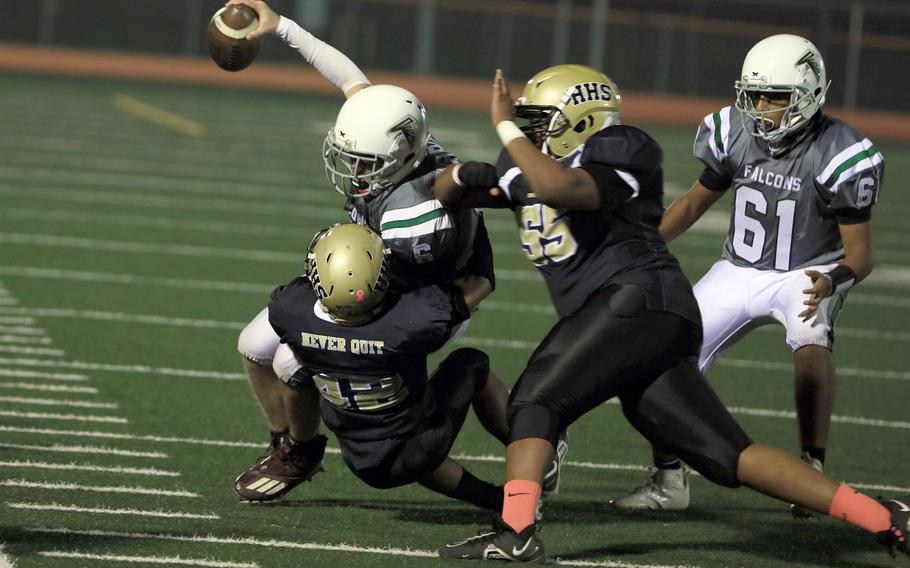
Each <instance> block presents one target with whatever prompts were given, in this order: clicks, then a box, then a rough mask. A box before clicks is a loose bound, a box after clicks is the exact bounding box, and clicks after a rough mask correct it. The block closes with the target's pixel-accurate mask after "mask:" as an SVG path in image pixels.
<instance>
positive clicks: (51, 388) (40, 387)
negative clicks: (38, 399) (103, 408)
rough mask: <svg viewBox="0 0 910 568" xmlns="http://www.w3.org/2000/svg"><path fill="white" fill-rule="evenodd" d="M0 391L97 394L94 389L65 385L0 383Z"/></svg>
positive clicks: (96, 390)
mask: <svg viewBox="0 0 910 568" xmlns="http://www.w3.org/2000/svg"><path fill="white" fill-rule="evenodd" d="M0 389H17V390H32V391H41V392H68V393H83V394H98V389H96V388H95V387H70V386H66V385H46V384H35V383H7V382H3V381H0Z"/></svg>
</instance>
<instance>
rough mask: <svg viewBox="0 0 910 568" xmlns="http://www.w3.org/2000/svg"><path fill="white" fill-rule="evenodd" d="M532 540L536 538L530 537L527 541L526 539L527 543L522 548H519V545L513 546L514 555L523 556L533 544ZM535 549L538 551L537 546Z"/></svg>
mask: <svg viewBox="0 0 910 568" xmlns="http://www.w3.org/2000/svg"><path fill="white" fill-rule="evenodd" d="M532 540H534V539H533V538H529V539H528V540H527V541H525V545H524V546H522V547H521V548H518V547H517V546H513V547H512V556H521V555H522V554H524V553H525V551H526V550H527V549H528V546H529V545H530V544H531V541H532ZM534 551H535V552H536V551H537V547H536V546H535V547H534Z"/></svg>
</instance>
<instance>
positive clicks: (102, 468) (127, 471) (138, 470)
mask: <svg viewBox="0 0 910 568" xmlns="http://www.w3.org/2000/svg"><path fill="white" fill-rule="evenodd" d="M0 467H21V468H28V469H51V470H61V471H93V472H98V473H119V474H123V475H149V476H153V477H180V476H181V475H183V474H182V473H180V472H179V471H166V470H162V469H158V468H155V467H123V466H119V465H117V466H106V465H94V464H87V463H73V462H70V463H48V462H36V461H31V460H25V461H18V460H13V461H0Z"/></svg>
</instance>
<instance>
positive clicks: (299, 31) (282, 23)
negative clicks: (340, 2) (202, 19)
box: [227, 0, 370, 98]
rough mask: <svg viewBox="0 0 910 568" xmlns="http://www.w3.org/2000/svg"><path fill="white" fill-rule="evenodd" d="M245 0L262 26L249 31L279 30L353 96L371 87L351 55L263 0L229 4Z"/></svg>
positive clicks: (255, 33)
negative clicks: (275, 9)
mask: <svg viewBox="0 0 910 568" xmlns="http://www.w3.org/2000/svg"><path fill="white" fill-rule="evenodd" d="M232 4H243V5H244V6H247V7H249V8H251V9H252V10H253V11H255V12H256V15H257V16H258V17H259V27H258V28H256V29H255V30H253V31H252V32H250V33H249V34H247V36H246V37H247V39H256V38H258V37H262V36H264V35H267V34H276V35H278V37H280V38H281V39H282V40H284V42H285V43H287V44H288V45H290V46H291V47H293V48H294V49H296V50H297V51H298V52H299V53H300V55H301V56H303V58H304V59H306V60H307V63H309V64H310V65H312V66H313V67H315V68H316V70H317V71H319V72H320V73H321V74H322V76H323V77H325V78H326V79H328V80H329V81H330V82H331V83H332V84H333V85H335V86H336V87H338V88H339V89H340V90H341V92H343V93H344V96H345V97H347V98H350V97H351V96H352V95H353V94H354V93H356V92H357V91H359V90H361V89H363V88H366V87H369V86H370V81H369V80H368V79H367V78H366V75H364V74H363V71H361V70H360V68H359V67H357V65H356V64H355V63H354V62H353V61H351V60H350V59H349V58H348V56H346V55H345V54H343V53H341V52H340V51H338V50H337V49H335V48H334V47H332V46H331V45H329V44H327V43H325V42H324V41H322V40H320V39H319V38H317V37H316V36H314V35H313V34H311V33H310V32H308V31H306V30H305V29H303V28H302V27H300V25H298V24H297V22H295V21H294V20H291V19H290V18H285V17H284V16H279V15H278V14H276V13H275V11H274V10H272V8H270V7H269V5H268V4H266V3H265V2H263V1H262V0H230V1H229V2H228V3H227V5H232Z"/></svg>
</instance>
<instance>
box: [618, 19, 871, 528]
mask: <svg viewBox="0 0 910 568" xmlns="http://www.w3.org/2000/svg"><path fill="white" fill-rule="evenodd" d="M828 85H829V83H828V82H827V79H826V75H825V64H824V62H823V61H822V56H821V54H820V53H819V52H818V50H817V49H816V48H815V46H814V45H813V44H812V43H811V42H809V41H808V40H806V39H804V38H801V37H799V36H795V35H786V34H785V35H775V36H771V37H768V38H765V39H763V40H762V41H760V42H758V43H757V44H756V45H755V46H754V47H753V48H752V49H751V50H750V51H749V53H748V54H747V55H746V58H745V61H744V62H743V67H742V73H741V75H740V79H739V80H737V81H736V83H735V87H736V92H737V98H736V103H735V105H734V106H732V107H725V108H723V109H721V110H719V111H718V112H715V113H713V114H711V115H708V116H707V117H705V119H704V121H703V122H702V123H701V125H700V126H699V129H698V134H697V136H696V138H695V156H696V157H697V158H698V159H699V160H700V161H701V162H702V163H703V164H704V171H703V173H702V174H701V176H700V177H699V179H698V181H696V182H695V184H694V185H693V186H692V188H691V189H690V190H689V191H688V192H687V193H686V194H685V195H683V196H682V197H680V198H679V199H677V200H676V201H675V202H674V203H673V204H672V205H670V207H669V208H668V209H667V211H666V213H664V217H663V221H662V222H661V225H660V233H661V236H663V237H664V239H665V240H666V241H668V242H669V241H671V240H673V239H674V238H676V237H677V236H679V235H680V234H681V233H683V232H684V231H685V230H686V229H688V228H689V227H690V226H691V225H692V224H693V223H694V222H695V221H696V220H698V218H699V217H701V215H702V214H704V212H705V211H707V209H708V208H710V207H711V205H713V204H714V203H715V202H717V201H718V199H720V198H721V197H722V196H723V195H724V194H725V193H726V191H727V190H728V189H730V188H732V191H733V194H734V195H733V197H734V200H733V208H732V211H731V215H730V229H729V232H728V234H727V239H726V241H725V242H724V247H723V258H722V259H721V260H719V261H718V262H717V263H715V264H714V266H713V267H712V268H711V269H710V270H709V271H708V272H707V274H705V275H704V276H703V277H702V278H701V279H700V280H699V281H698V282H697V283H696V284H695V287H694V291H695V297H696V299H697V300H698V306H699V309H700V311H701V317H702V325H703V327H704V342H703V343H702V347H701V355H700V356H699V362H698V366H699V368H700V369H701V370H702V371H706V370H707V369H709V368H710V367H711V366H712V365H713V364H714V363H715V362H716V361H717V359H718V358H719V357H721V356H722V355H723V353H724V351H725V350H727V349H728V348H729V347H730V346H732V345H733V344H734V343H735V342H737V341H738V340H739V339H740V338H741V337H743V336H744V335H745V334H747V333H748V332H749V331H751V330H752V329H755V328H756V327H758V326H761V325H766V324H771V323H780V324H782V325H783V326H784V329H785V330H786V341H787V344H788V345H789V346H790V349H791V350H792V351H793V360H794V370H795V394H796V396H795V399H796V413H797V417H798V420H799V433H800V446H801V457H802V459H803V460H804V461H805V462H806V463H808V464H809V465H811V466H812V467H814V468H816V469H817V470H819V471H822V469H823V468H822V465H823V463H824V461H825V448H826V446H827V443H828V431H829V428H830V425H831V410H832V407H833V403H834V392H835V372H834V364H833V361H832V355H831V349H832V347H833V344H834V323H835V320H836V319H837V315H838V312H839V311H840V309H841V308H842V306H843V304H844V299H845V298H846V296H847V291H848V290H849V288H850V287H851V286H853V285H854V284H855V283H856V282H859V281H860V280H862V279H863V278H865V277H866V276H868V275H869V273H870V272H871V270H872V264H873V251H872V238H871V232H870V227H869V224H870V218H871V214H872V212H871V210H872V205H873V204H875V202H876V201H877V199H878V193H879V190H880V188H881V184H882V179H883V174H884V161H883V158H882V155H881V153H880V152H878V150H877V149H876V148H875V146H874V145H873V144H872V142H870V141H869V139H868V138H865V137H863V135H862V134H860V133H859V132H857V131H856V130H854V129H853V128H851V127H850V126H849V125H848V124H846V123H844V122H841V121H839V120H836V119H834V118H831V117H828V116H826V115H825V114H823V113H822V111H821V106H822V104H823V103H824V101H825V93H826V91H827V89H828ZM654 463H655V470H654V472H653V473H652V475H651V476H650V478H649V479H648V481H647V482H646V483H645V484H644V485H642V486H641V487H639V488H637V489H635V490H633V491H631V492H630V493H628V494H626V495H624V496H622V497H619V498H618V499H616V500H615V501H614V502H613V503H614V505H616V506H617V507H620V508H624V509H685V508H686V507H687V506H688V504H689V486H688V480H687V473H686V471H685V469H684V467H683V466H682V464H681V462H680V460H679V458H677V457H676V456H673V455H671V454H668V453H666V452H665V451H661V449H659V448H655V449H654ZM792 512H793V515H794V516H795V517H798V518H805V517H808V516H812V513H811V512H810V511H807V510H805V509H803V508H801V507H796V506H794V507H793V508H792Z"/></svg>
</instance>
